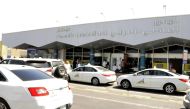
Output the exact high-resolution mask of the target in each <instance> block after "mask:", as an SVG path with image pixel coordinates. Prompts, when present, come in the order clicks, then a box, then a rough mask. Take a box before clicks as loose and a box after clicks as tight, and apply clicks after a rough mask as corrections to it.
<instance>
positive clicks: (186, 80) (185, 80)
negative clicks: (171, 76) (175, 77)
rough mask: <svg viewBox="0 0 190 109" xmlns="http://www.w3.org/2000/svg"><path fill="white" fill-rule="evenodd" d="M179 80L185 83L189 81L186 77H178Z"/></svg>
mask: <svg viewBox="0 0 190 109" xmlns="http://www.w3.org/2000/svg"><path fill="white" fill-rule="evenodd" d="M179 80H180V81H182V82H185V83H186V82H188V81H189V80H188V79H179Z"/></svg>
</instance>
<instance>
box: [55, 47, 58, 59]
mask: <svg viewBox="0 0 190 109" xmlns="http://www.w3.org/2000/svg"><path fill="white" fill-rule="evenodd" d="M54 58H55V59H58V58H59V49H55V52H54Z"/></svg>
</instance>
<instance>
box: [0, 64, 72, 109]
mask: <svg viewBox="0 0 190 109" xmlns="http://www.w3.org/2000/svg"><path fill="white" fill-rule="evenodd" d="M0 71H1V72H0V90H1V91H0V108H1V109H65V108H66V109H69V108H70V107H71V105H72V103H73V94H72V91H71V89H70V88H69V85H68V82H67V81H66V80H63V79H56V78H54V77H53V76H50V75H48V74H46V73H44V72H42V71H40V70H38V69H36V68H34V67H30V66H25V65H7V64H1V65H0Z"/></svg>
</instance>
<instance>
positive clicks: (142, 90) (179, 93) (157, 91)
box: [113, 86, 186, 96]
mask: <svg viewBox="0 0 190 109" xmlns="http://www.w3.org/2000/svg"><path fill="white" fill-rule="evenodd" d="M113 88H114V89H120V90H127V91H134V92H143V93H152V94H162V95H171V96H184V95H185V94H186V93H185V92H175V93H173V94H167V93H166V92H164V91H162V90H153V89H141V88H131V89H122V88H121V87H119V86H114V87H113Z"/></svg>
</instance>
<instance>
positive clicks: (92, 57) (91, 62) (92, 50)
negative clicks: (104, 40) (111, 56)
mask: <svg viewBox="0 0 190 109" xmlns="http://www.w3.org/2000/svg"><path fill="white" fill-rule="evenodd" d="M90 64H92V65H94V49H93V48H91V49H90Z"/></svg>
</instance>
